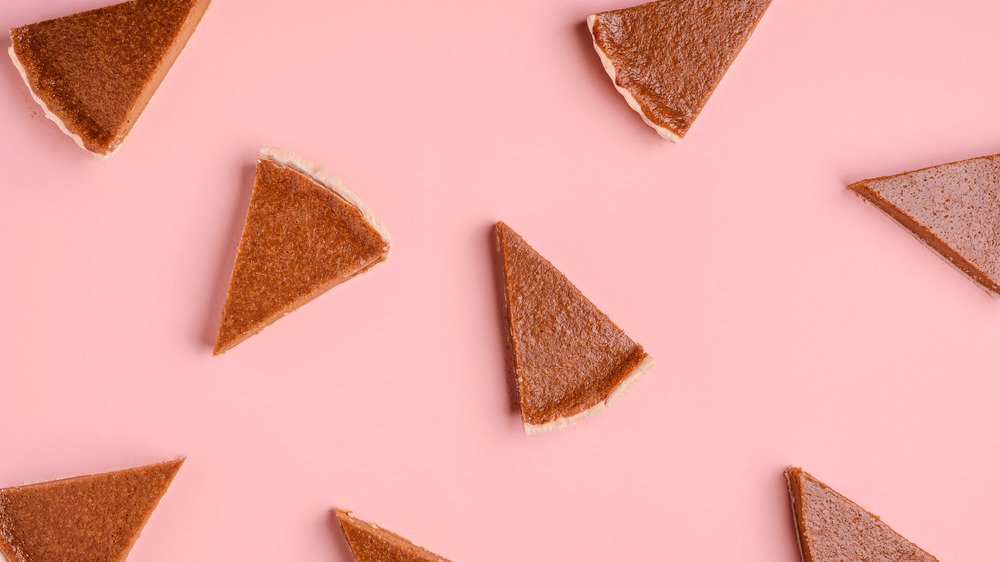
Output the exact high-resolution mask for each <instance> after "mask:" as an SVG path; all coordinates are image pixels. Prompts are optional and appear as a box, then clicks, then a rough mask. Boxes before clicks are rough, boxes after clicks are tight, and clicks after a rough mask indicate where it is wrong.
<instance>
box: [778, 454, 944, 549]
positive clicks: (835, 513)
mask: <svg viewBox="0 0 1000 562" xmlns="http://www.w3.org/2000/svg"><path fill="white" fill-rule="evenodd" d="M785 478H787V479H788V493H789V495H790V496H791V500H792V514H793V516H794V518H795V529H796V534H797V536H798V539H799V549H800V550H801V553H802V560H803V562H844V561H848V560H852V561H853V560H859V561H861V560H870V561H872V562H875V561H878V562H937V558H934V557H933V556H931V555H930V554H927V553H926V552H924V550H923V549H921V548H920V547H918V546H917V545H915V544H913V543H911V542H910V541H908V540H906V539H905V538H903V537H902V536H901V535H900V534H899V533H897V532H896V531H894V530H892V529H891V528H890V527H889V526H888V525H886V524H885V523H883V522H882V520H881V519H879V518H878V516H876V515H872V514H871V513H868V512H867V511H865V510H864V509H863V508H862V507H861V506H859V505H858V504H856V503H854V502H852V501H851V500H849V499H847V498H845V497H844V496H842V495H840V494H839V493H837V492H836V491H835V490H834V489H833V488H830V487H829V486H827V485H826V484H823V483H822V482H820V481H819V480H817V479H816V478H814V477H813V476H812V475H810V474H809V473H807V472H805V471H803V470H802V469H801V468H794V467H793V468H789V469H788V470H787V471H785Z"/></svg>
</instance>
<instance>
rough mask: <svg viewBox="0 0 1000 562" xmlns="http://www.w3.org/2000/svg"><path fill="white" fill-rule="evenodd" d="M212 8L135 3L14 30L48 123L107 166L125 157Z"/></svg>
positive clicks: (188, 2)
mask: <svg viewBox="0 0 1000 562" xmlns="http://www.w3.org/2000/svg"><path fill="white" fill-rule="evenodd" d="M210 1H211V0H130V1H128V2H122V3H121V4H114V5H112V6H107V7H104V8H98V9H96V10H90V11H87V12H80V13H78V14H72V15H69V16H65V17H61V18H57V19H52V20H46V21H42V22H39V23H33V24H30V25H25V26H21V27H15V28H13V29H11V30H10V38H11V41H12V42H13V44H12V45H11V47H10V50H9V52H10V58H11V60H12V61H13V62H14V66H15V67H17V70H18V72H20V74H21V77H22V78H23V79H24V82H25V84H27V85H28V89H29V90H30V91H31V95H32V97H34V98H35V101H37V102H38V103H39V105H41V106H42V109H44V110H45V116H46V117H48V118H49V119H51V120H52V121H54V122H55V124H56V125H58V126H59V129H61V130H62V132H64V133H66V134H67V135H69V136H70V137H71V138H72V139H73V140H74V141H75V142H76V144H77V145H79V146H80V147H81V148H83V149H85V150H88V151H90V152H91V153H92V154H94V155H95V156H97V157H98V158H100V159H102V160H104V159H107V158H108V157H109V156H111V154H113V153H114V152H115V150H117V149H118V146H119V145H120V144H121V143H122V141H124V139H125V137H126V136H128V134H129V131H131V130H132V126H133V125H135V122H136V120H137V119H138V118H139V115H140V114H141V113H142V111H143V109H145V108H146V104H147V103H148V102H149V99H150V98H151V97H152V96H153V93H154V92H155V91H156V89H157V87H158V86H159V85H160V82H162V81H163V78H164V77H165V76H166V75H167V71H168V70H170V67H171V66H172V65H173V64H174V61H175V60H176V59H177V56H178V55H179V54H180V52H181V50H183V49H184V46H185V45H186V44H187V42H188V39H190V38H191V35H192V34H193V33H194V30H195V28H196V27H197V26H198V22H200V21H201V18H202V16H203V15H204V14H205V11H206V10H207V9H208V5H209V2H210Z"/></svg>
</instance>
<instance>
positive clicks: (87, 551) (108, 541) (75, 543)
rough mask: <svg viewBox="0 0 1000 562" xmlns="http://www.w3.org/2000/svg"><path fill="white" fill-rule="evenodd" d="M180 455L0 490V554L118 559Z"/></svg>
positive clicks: (34, 561)
mask: <svg viewBox="0 0 1000 562" xmlns="http://www.w3.org/2000/svg"><path fill="white" fill-rule="evenodd" d="M183 463H184V459H180V460H175V461H168V462H163V463H159V464H153V465H149V466H140V467H137V468H129V469H126V470H119V471H116V472H106V473H103V474H94V475H90V476H79V477H76V478H67V479H65V480H55V481H52V482H43V483H40V484H29V485H26V486H17V487H13V488H4V489H2V490H0V554H2V555H3V556H2V557H0V559H3V558H6V559H7V562H73V561H77V560H87V561H91V560H92V561H95V562H96V561H101V562H121V561H122V560H125V558H126V557H127V556H128V553H129V551H130V550H131V549H132V545H133V544H134V543H135V540H136V539H137V538H138V537H139V533H140V532H141V531H142V528H143V527H144V526H145V525H146V521H147V520H149V517H150V515H152V513H153V510H154V509H155V508H156V504H157V503H159V501H160V498H161V497H163V494H164V493H165V492H166V491H167V488H168V487H169V486H170V482H171V481H172V480H173V479H174V476H175V475H176V474H177V471H178V470H179V469H180V467H181V465H182V464H183Z"/></svg>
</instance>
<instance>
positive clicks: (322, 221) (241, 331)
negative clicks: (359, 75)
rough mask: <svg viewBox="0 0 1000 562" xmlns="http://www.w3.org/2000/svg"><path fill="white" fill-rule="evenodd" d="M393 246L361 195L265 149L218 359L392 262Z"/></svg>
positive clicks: (321, 171) (290, 156)
mask: <svg viewBox="0 0 1000 562" xmlns="http://www.w3.org/2000/svg"><path fill="white" fill-rule="evenodd" d="M391 250H392V241H391V239H390V237H389V233H388V232H387V231H386V229H385V227H384V226H383V225H382V223H381V222H380V221H379V220H378V217H376V216H375V213H374V212H372V210H371V208H370V207H368V205H366V204H365V202H364V201H362V200H361V198H360V197H358V195H357V194H356V193H354V192H353V191H352V190H350V189H349V188H348V187H347V186H346V185H344V183H343V182H342V181H341V180H340V178H338V177H337V176H336V175H334V174H333V173H332V172H330V171H329V170H327V169H325V168H323V167H321V166H319V165H317V164H315V163H313V162H311V161H309V160H307V159H305V158H303V157H301V156H299V155H297V154H295V153H293V152H291V151H288V150H284V149H280V148H273V147H268V148H264V149H262V150H261V156H260V158H258V160H257V174H256V176H255V178H254V186H253V193H252V195H251V197H250V205H249V208H248V210H247V215H246V220H245V222H244V227H243V234H242V236H241V237H240V243H239V247H238V248H237V252H236V259H235V262H234V264H233V271H232V275H231V276H230V280H229V287H228V289H227V292H226V301H225V304H224V305H223V310H222V318H221V319H220V321H219V330H218V333H217V335H216V341H215V345H214V346H213V349H212V354H213V355H222V354H224V353H226V352H227V351H228V350H230V349H232V348H233V347H235V346H236V345H238V344H240V343H241V342H243V341H245V340H246V339H248V338H250V337H251V336H253V335H255V334H258V333H260V332H261V331H262V330H263V329H264V328H266V327H267V326H269V325H271V324H272V323H274V322H275V321H277V320H278V319H280V318H281V317H283V316H285V315H287V314H289V313H291V312H292V311H294V310H296V309H297V308H299V307H300V306H302V305H304V304H306V303H308V302H310V301H312V300H313V299H315V298H316V297H318V296H319V295H321V294H323V293H325V292H326V291H328V290H329V289H332V288H333V287H335V286H336V285H339V284H341V283H343V282H345V281H347V280H349V279H351V278H353V277H355V276H357V275H360V274H362V273H365V272H367V271H368V270H370V269H371V268H372V267H374V266H375V265H377V264H379V263H381V262H383V261H385V260H386V259H388V257H389V254H390V253H391Z"/></svg>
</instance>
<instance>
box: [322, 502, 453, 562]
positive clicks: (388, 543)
mask: <svg viewBox="0 0 1000 562" xmlns="http://www.w3.org/2000/svg"><path fill="white" fill-rule="evenodd" d="M336 515H337V519H338V520H339V521H340V529H341V531H343V533H344V537H345V538H347V543H348V544H349V545H350V547H351V552H352V553H353V554H354V558H355V559H356V560H357V562H448V560H446V559H444V558H442V557H440V556H438V555H436V554H434V553H433V552H430V551H428V550H427V549H425V548H422V547H419V546H417V545H415V544H413V543H412V542H410V541H408V540H406V539H404V538H403V537H401V536H399V535H397V534H396V533H393V532H392V531H388V530H386V529H383V528H381V527H379V526H378V525H376V524H374V523H368V522H366V521H362V520H361V519H358V518H357V517H355V516H354V514H353V513H351V512H350V511H345V510H343V509H340V508H337V509H336Z"/></svg>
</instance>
